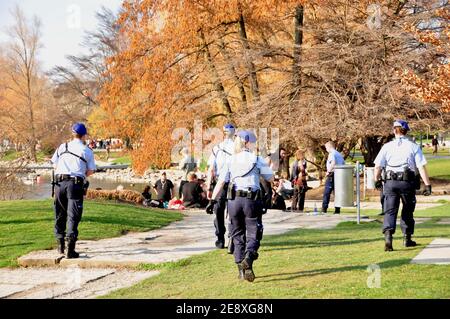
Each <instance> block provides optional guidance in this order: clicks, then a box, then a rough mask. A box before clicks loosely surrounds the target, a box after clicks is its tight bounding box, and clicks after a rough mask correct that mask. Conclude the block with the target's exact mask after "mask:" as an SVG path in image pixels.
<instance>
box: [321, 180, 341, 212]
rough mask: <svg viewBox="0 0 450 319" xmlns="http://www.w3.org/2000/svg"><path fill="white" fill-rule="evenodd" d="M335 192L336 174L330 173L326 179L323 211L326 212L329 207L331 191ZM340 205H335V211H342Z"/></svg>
mask: <svg viewBox="0 0 450 319" xmlns="http://www.w3.org/2000/svg"><path fill="white" fill-rule="evenodd" d="M332 192H334V175H333V174H332V175H330V176H328V177H327V180H326V181H325V189H324V191H323V199H322V211H323V212H326V211H327V209H328V204H330V197H331V193H332ZM340 211H341V208H340V207H334V212H335V213H340Z"/></svg>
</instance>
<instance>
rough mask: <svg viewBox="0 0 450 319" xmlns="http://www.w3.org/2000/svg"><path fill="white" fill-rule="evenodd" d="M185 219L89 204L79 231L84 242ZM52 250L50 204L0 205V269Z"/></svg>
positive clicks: (127, 207) (165, 213) (126, 207)
mask: <svg viewBox="0 0 450 319" xmlns="http://www.w3.org/2000/svg"><path fill="white" fill-rule="evenodd" d="M181 218H182V215H181V214H180V213H178V212H172V211H162V210H154V209H152V210H150V209H146V208H140V207H136V206H131V205H122V204H112V203H102V202H92V201H87V202H85V208H84V212H83V218H82V221H81V223H80V227H79V232H80V239H100V238H108V237H116V236H120V235H121V234H123V233H126V232H128V231H148V230H152V229H156V228H160V227H163V226H165V225H168V224H169V223H170V222H172V221H175V220H180V219H181ZM52 247H55V240H54V236H53V211H52V202H51V201H50V200H43V201H11V202H0V267H6V266H16V265H17V263H16V259H17V257H19V256H22V255H24V254H26V253H28V252H30V251H34V250H40V249H49V248H52Z"/></svg>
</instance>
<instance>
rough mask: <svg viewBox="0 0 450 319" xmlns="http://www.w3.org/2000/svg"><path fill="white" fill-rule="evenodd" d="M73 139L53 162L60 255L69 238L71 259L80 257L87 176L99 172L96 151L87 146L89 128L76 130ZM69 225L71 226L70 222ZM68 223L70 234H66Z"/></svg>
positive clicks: (77, 124) (57, 153) (75, 127)
mask: <svg viewBox="0 0 450 319" xmlns="http://www.w3.org/2000/svg"><path fill="white" fill-rule="evenodd" d="M72 135H73V140H72V141H70V142H69V143H64V144H61V145H60V146H59V147H58V148H57V150H56V152H55V153H54V155H53V157H52V159H51V161H52V163H53V165H54V168H55V174H56V181H55V184H54V185H53V186H56V187H55V201H54V209H55V237H56V239H57V241H58V252H59V253H61V254H64V250H65V241H64V238H65V237H66V236H67V241H68V249H67V258H78V257H79V254H78V253H77V252H76V251H75V245H76V241H77V239H78V224H79V223H80V221H81V215H82V213H83V196H84V195H86V191H87V186H88V185H89V184H88V183H87V182H86V177H88V176H91V175H92V174H94V172H95V160H94V153H93V152H92V150H91V149H90V148H89V147H87V146H86V145H85V143H86V136H87V129H86V126H84V124H82V123H76V124H75V125H73V127H72ZM67 222H68V223H67ZM66 223H67V228H68V229H67V234H66Z"/></svg>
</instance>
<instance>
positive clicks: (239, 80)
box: [219, 39, 247, 112]
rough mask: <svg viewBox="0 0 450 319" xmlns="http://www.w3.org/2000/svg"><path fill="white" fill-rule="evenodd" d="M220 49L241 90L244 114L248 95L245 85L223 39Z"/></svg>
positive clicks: (220, 42)
mask: <svg viewBox="0 0 450 319" xmlns="http://www.w3.org/2000/svg"><path fill="white" fill-rule="evenodd" d="M219 49H220V53H222V56H223V57H224V59H225V61H226V62H227V65H228V70H229V72H230V74H231V76H232V77H233V80H234V83H235V84H236V86H237V88H238V90H239V96H240V98H241V106H242V112H246V111H247V95H246V93H245V89H244V84H243V83H242V81H241V79H239V76H238V75H237V72H236V68H235V67H234V65H233V61H232V60H231V57H230V55H229V54H228V52H227V49H226V48H225V43H224V41H223V40H222V39H220V41H219Z"/></svg>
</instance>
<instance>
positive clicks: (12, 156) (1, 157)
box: [0, 150, 52, 163]
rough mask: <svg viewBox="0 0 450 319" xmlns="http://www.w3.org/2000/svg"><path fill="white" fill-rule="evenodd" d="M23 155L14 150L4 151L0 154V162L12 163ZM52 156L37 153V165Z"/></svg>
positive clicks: (41, 152) (40, 152)
mask: <svg viewBox="0 0 450 319" xmlns="http://www.w3.org/2000/svg"><path fill="white" fill-rule="evenodd" d="M23 155H24V154H23V152H16V151H14V150H10V151H6V152H4V153H3V154H0V161H5V162H7V161H14V160H16V159H18V158H20V157H22V156H23ZM51 156H52V155H49V154H45V153H44V152H43V151H37V153H36V157H37V161H38V163H42V162H44V161H45V160H46V158H49V157H51Z"/></svg>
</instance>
